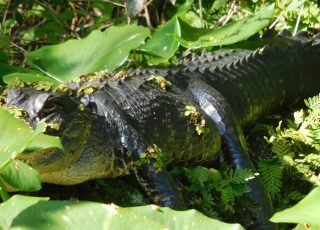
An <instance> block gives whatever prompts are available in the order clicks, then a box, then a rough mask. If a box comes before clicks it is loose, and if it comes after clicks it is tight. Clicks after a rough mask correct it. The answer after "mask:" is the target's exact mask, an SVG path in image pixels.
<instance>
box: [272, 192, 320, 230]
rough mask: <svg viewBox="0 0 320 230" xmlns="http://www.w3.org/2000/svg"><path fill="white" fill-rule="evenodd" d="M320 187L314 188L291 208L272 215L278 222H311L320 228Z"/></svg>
mask: <svg viewBox="0 0 320 230" xmlns="http://www.w3.org/2000/svg"><path fill="white" fill-rule="evenodd" d="M319 207H320V187H319V186H318V187H316V188H315V189H313V190H312V191H311V192H310V193H309V194H308V195H307V196H306V197H305V198H303V199H302V200H301V201H300V202H299V203H297V204H296V205H294V206H293V207H291V208H288V209H285V210H283V211H281V212H277V213H276V214H274V215H273V216H272V217H271V219H270V220H271V221H272V222H276V223H297V224H309V225H311V226H312V227H311V229H320V218H319V217H320V208H319Z"/></svg>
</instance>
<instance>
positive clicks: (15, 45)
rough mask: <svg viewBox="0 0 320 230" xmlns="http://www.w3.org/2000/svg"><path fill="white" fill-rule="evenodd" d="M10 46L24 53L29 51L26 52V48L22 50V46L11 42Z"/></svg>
mask: <svg viewBox="0 0 320 230" xmlns="http://www.w3.org/2000/svg"><path fill="white" fill-rule="evenodd" d="M10 44H11V45H13V46H14V47H16V48H18V49H19V50H21V51H22V52H23V53H25V52H27V50H25V49H24V48H22V47H21V46H18V45H17V44H15V43H13V42H11V41H10Z"/></svg>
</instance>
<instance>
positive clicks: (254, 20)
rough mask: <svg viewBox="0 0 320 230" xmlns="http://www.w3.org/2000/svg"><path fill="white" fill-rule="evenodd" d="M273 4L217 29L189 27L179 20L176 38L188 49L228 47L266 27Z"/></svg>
mask: <svg viewBox="0 0 320 230" xmlns="http://www.w3.org/2000/svg"><path fill="white" fill-rule="evenodd" d="M273 14H274V4H272V5H270V6H268V7H266V8H264V9H262V10H260V11H258V12H256V13H255V14H253V15H250V16H248V17H245V18H243V19H241V20H239V21H236V22H231V23H228V24H226V25H225V26H222V27H220V28H217V29H202V28H194V27H191V26H189V25H188V24H187V23H185V22H184V21H182V20H179V22H180V27H181V37H180V38H179V37H177V39H178V40H179V41H180V43H181V45H183V46H184V47H188V48H199V47H207V46H222V45H230V44H233V43H236V42H239V41H242V40H245V39H247V38H249V37H250V36H252V35H254V34H256V33H257V32H259V31H260V30H261V29H263V28H264V27H266V26H267V25H268V24H269V22H270V20H271V19H272V18H273Z"/></svg>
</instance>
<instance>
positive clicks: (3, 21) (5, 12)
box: [2, 0, 11, 32]
mask: <svg viewBox="0 0 320 230" xmlns="http://www.w3.org/2000/svg"><path fill="white" fill-rule="evenodd" d="M10 2H11V1H10V0H8V3H7V6H6V9H5V11H4V14H3V18H2V25H4V23H5V21H6V18H7V14H8V10H9V6H10ZM2 31H3V32H4V30H2Z"/></svg>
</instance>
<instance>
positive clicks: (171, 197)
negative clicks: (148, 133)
mask: <svg viewBox="0 0 320 230" xmlns="http://www.w3.org/2000/svg"><path fill="white" fill-rule="evenodd" d="M144 152H145V149H144V148H139V149H138V150H137V151H136V153H135V155H136V156H137V157H139V155H140V154H141V153H144ZM135 174H136V177H137V180H138V182H139V184H140V185H141V187H142V188H143V189H144V190H145V192H146V193H147V194H148V196H149V197H150V198H151V199H152V200H153V201H154V202H155V203H156V204H159V205H160V206H164V207H170V208H173V209H175V210H186V209H187V206H186V205H185V202H184V200H183V197H182V194H181V192H180V191H179V190H178V189H177V186H176V185H175V183H174V181H173V179H172V178H171V176H170V174H169V172H168V171H167V170H166V169H165V168H162V169H156V168H155V167H154V164H153V162H150V164H146V165H142V166H140V167H138V168H136V170H135Z"/></svg>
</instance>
